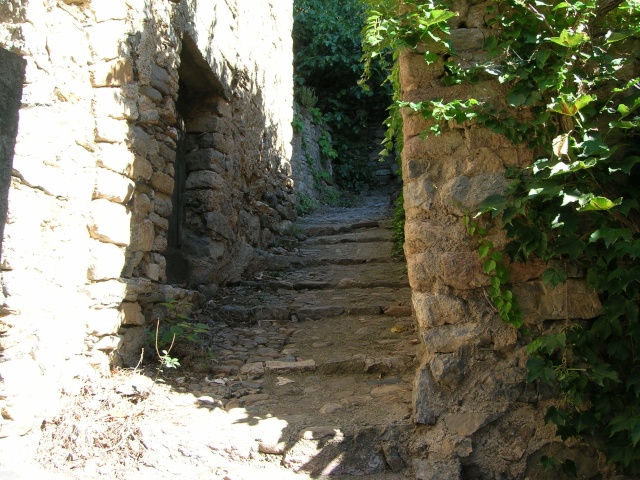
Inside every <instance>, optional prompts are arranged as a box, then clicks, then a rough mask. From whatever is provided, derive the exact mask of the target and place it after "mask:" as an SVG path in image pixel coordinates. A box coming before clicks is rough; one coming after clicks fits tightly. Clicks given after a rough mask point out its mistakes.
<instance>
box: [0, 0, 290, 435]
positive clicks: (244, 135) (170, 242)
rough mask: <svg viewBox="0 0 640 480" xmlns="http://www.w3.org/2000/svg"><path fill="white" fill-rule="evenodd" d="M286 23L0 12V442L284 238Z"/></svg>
mask: <svg viewBox="0 0 640 480" xmlns="http://www.w3.org/2000/svg"><path fill="white" fill-rule="evenodd" d="M291 26H292V5H291V2H281V1H276V0H254V1H251V2H240V1H236V0H198V1H196V0H169V1H164V0H162V1H161V0H62V1H60V0H34V1H30V2H22V1H18V0H8V1H3V2H2V3H0V46H2V47H4V48H5V49H6V50H8V51H9V52H12V54H14V56H16V55H17V56H18V57H21V58H22V59H23V60H22V61H23V62H26V73H25V78H24V85H22V79H18V80H17V81H18V82H19V84H20V85H21V86H22V87H23V90H22V104H21V108H20V111H19V121H18V125H17V127H18V128H17V134H15V133H14V134H13V137H14V138H13V139H11V138H9V140H10V141H11V140H15V155H14V156H13V165H12V170H11V171H12V175H11V179H10V181H11V187H10V191H9V196H8V209H7V221H6V226H5V232H4V233H5V234H4V243H3V246H2V295H3V298H2V300H3V301H2V304H3V307H2V310H3V311H2V313H3V316H2V318H1V320H0V332H2V335H1V337H0V356H1V358H0V362H1V363H0V410H1V414H2V416H1V418H0V437H8V436H12V435H21V434H24V433H25V432H28V431H29V430H30V429H31V428H32V427H33V425H35V424H37V423H38V421H39V419H40V418H42V415H44V414H45V411H46V410H47V409H52V410H55V408H56V405H55V404H56V400H55V399H56V398H58V397H59V393H60V391H66V392H68V393H73V392H74V391H77V389H78V388H79V386H80V385H81V383H80V380H81V379H84V378H87V377H91V376H92V375H95V374H101V373H104V372H108V370H109V368H110V366H113V365H117V364H123V363H124V364H125V365H132V364H133V365H135V363H136V362H137V361H138V359H139V357H140V351H141V346H142V339H143V337H142V332H143V330H144V328H145V324H146V323H147V322H148V321H149V320H150V316H151V312H152V311H153V305H154V303H155V302H159V301H164V299H165V298H181V297H185V296H186V297H187V298H193V296H194V295H195V296H197V295H206V294H207V293H208V292H210V291H211V290H212V289H215V288H216V286H217V285H219V284H221V283H224V282H227V281H233V280H237V279H239V278H240V275H241V273H242V272H243V270H244V268H245V267H246V266H247V265H249V264H250V262H251V261H252V258H253V256H254V254H255V252H256V251H257V250H258V249H262V248H266V247H267V246H268V245H269V244H270V243H271V242H272V241H273V239H274V238H275V237H276V236H278V235H279V234H280V233H282V232H283V231H286V230H288V229H289V228H290V225H291V222H292V221H293V220H295V208H294V204H295V202H294V193H293V189H292V186H293V185H292V180H291V169H290V166H289V159H290V157H291V137H292V128H291V120H292V115H293V83H292V46H291V34H290V32H291ZM4 56H5V54H4V53H3V57H2V58H3V65H2V72H3V80H4V75H5V73H7V69H8V67H6V66H5V63H4ZM8 73H10V72H8ZM3 88H4V87H3ZM3 95H4V93H3ZM3 109H4V106H3ZM10 114H11V112H9V115H10ZM4 115H7V114H6V113H5V112H4V111H3V116H4ZM2 135H3V145H5V139H4V136H5V132H4V127H3V132H2ZM11 136H12V135H9V137H11ZM3 157H4V149H3ZM3 161H4V158H3Z"/></svg>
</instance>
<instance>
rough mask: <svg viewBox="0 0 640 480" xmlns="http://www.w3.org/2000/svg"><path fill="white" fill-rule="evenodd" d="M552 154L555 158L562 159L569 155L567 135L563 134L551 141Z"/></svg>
mask: <svg viewBox="0 0 640 480" xmlns="http://www.w3.org/2000/svg"><path fill="white" fill-rule="evenodd" d="M552 145H553V153H554V154H555V156H556V157H558V158H559V157H562V156H563V155H568V154H569V134H568V133H564V134H562V135H558V136H557V137H556V138H554V139H553V142H552Z"/></svg>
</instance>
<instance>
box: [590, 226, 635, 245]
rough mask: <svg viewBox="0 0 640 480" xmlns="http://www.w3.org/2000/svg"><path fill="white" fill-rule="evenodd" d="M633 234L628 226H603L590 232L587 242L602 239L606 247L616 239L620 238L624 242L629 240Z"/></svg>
mask: <svg viewBox="0 0 640 480" xmlns="http://www.w3.org/2000/svg"><path fill="white" fill-rule="evenodd" d="M632 237H633V235H632V233H631V230H630V229H628V228H607V227H603V228H600V229H598V230H596V231H595V232H593V233H592V234H591V236H590V237H589V243H594V242H597V241H598V240H600V239H602V240H604V244H605V246H606V247H609V246H611V245H612V244H613V243H615V242H616V241H618V240H620V239H622V240H624V241H625V242H630V241H631V239H632Z"/></svg>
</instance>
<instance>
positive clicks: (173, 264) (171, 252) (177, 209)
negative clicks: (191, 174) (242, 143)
mask: <svg viewBox="0 0 640 480" xmlns="http://www.w3.org/2000/svg"><path fill="white" fill-rule="evenodd" d="M178 75H179V87H178V100H177V102H176V112H177V121H176V125H175V127H176V129H177V130H178V140H177V145H176V160H175V164H174V181H175V186H174V190H173V196H172V206H173V209H172V211H171V217H170V218H169V231H168V238H167V250H166V251H165V258H166V260H167V281H168V283H171V284H179V285H181V284H187V283H189V278H190V265H189V260H188V251H187V248H186V247H187V245H186V244H187V242H186V230H185V219H186V218H187V208H188V206H187V205H186V204H185V186H186V181H187V174H188V171H187V158H186V157H187V154H188V149H187V143H188V138H187V136H188V134H189V133H188V132H187V127H186V125H187V124H188V123H189V120H190V118H189V116H190V115H191V113H190V112H191V111H193V107H194V106H199V107H200V109H201V108H202V103H203V102H202V99H203V98H205V97H208V96H211V95H220V94H222V92H223V88H222V84H221V83H220V81H219V80H218V78H217V77H216V75H215V74H214V73H213V71H212V70H211V67H210V66H209V64H208V63H207V61H206V60H205V58H204V57H203V56H202V53H201V52H200V50H199V49H198V46H197V45H196V43H195V42H194V41H193V39H191V37H189V36H188V35H185V36H184V38H183V40H182V51H181V53H180V68H179V69H178ZM203 133H204V132H203Z"/></svg>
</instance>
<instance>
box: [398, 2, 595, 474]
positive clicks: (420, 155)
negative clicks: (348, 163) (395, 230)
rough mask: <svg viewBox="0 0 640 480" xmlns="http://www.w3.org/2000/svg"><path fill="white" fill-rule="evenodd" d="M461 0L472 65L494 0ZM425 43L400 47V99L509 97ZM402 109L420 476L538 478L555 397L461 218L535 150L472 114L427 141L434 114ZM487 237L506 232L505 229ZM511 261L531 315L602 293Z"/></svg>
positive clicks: (589, 311)
mask: <svg viewBox="0 0 640 480" xmlns="http://www.w3.org/2000/svg"><path fill="white" fill-rule="evenodd" d="M455 5H456V10H457V11H458V12H459V17H457V18H456V19H454V20H453V24H452V28H453V30H452V39H453V44H454V47H455V49H456V50H457V52H458V53H459V56H458V57H456V59H457V60H458V62H459V63H460V65H461V66H462V67H463V68H464V67H465V66H468V65H471V64H473V62H474V61H477V60H478V59H481V58H482V55H483V52H482V45H483V42H484V38H486V36H487V34H488V32H487V29H488V27H487V26H486V24H485V22H484V18H485V16H486V7H487V3H482V4H475V2H465V1H459V2H456V3H455ZM426 49H427V47H426V46H425V50H426ZM431 51H433V50H431ZM423 53H424V51H405V52H404V53H403V54H402V55H401V57H400V82H401V85H402V96H403V99H404V100H407V101H415V102H417V101H421V100H440V99H444V101H448V100H453V99H460V100H464V99H467V98H476V99H479V100H481V101H484V102H488V103H490V104H491V105H492V106H494V108H496V109H497V110H500V109H501V108H506V105H505V87H504V86H503V85H500V84H499V83H498V82H497V81H495V80H494V79H490V78H486V79H481V80H480V81H479V82H478V83H477V84H475V85H460V86H444V84H443V83H442V78H443V76H444V74H445V69H444V56H441V57H440V59H439V60H437V61H436V62H434V63H433V64H431V65H427V64H426V63H425V61H424V55H423ZM403 119H404V130H403V133H404V142H405V143H404V150H403V153H402V164H403V176H404V206H405V210H406V219H407V222H406V226H405V234H406V244H405V254H406V258H407V263H408V273H409V279H410V283H411V287H412V289H413V304H414V310H415V315H416V317H417V321H418V324H419V332H420V337H421V339H422V343H423V346H424V351H425V353H424V357H423V359H422V362H421V365H420V367H419V369H418V372H417V374H416V378H415V385H414V421H415V422H416V424H417V426H418V428H417V434H416V437H415V438H414V443H413V448H414V450H415V456H416V459H417V460H416V465H415V466H416V474H417V478H419V479H485V478H526V477H529V478H540V477H541V476H542V475H543V474H542V472H541V471H540V470H539V468H540V467H539V463H538V460H539V458H540V456H542V455H544V454H551V453H552V452H554V451H556V450H557V447H558V444H557V443H555V442H554V431H555V428H554V427H553V426H549V425H545V422H544V414H545V410H546V407H547V406H548V405H549V402H552V401H553V398H552V396H551V395H550V392H549V391H546V390H544V389H543V388H540V387H538V386H537V385H533V384H527V383H526V382H525V379H526V370H525V365H526V361H527V356H526V353H525V346H524V344H523V343H522V341H521V340H519V339H518V335H517V333H516V331H515V329H513V328H512V327H510V326H508V325H506V324H504V323H503V322H502V321H501V319H500V318H499V317H498V315H497V313H496V311H495V309H494V308H493V307H492V305H491V302H490V300H489V299H488V295H487V293H486V292H485V287H487V286H488V285H489V277H487V276H486V275H485V274H484V273H483V270H482V268H481V263H480V261H479V260H478V255H477V250H476V248H477V245H476V243H475V242H474V240H473V239H472V238H469V237H468V235H467V233H466V229H465V226H464V225H463V218H462V217H463V215H464V213H465V212H469V211H472V209H473V208H474V207H475V206H476V205H477V204H478V203H479V202H480V201H481V200H482V199H484V198H485V197H486V196H488V195H490V194H492V193H499V192H502V191H503V190H504V188H505V186H506V180H505V178H504V177H503V172H504V171H505V169H506V168H507V167H509V166H520V167H522V166H525V165H527V164H529V163H530V162H531V161H532V153H531V152H530V151H528V150H527V149H526V148H523V147H521V146H515V145H512V144H511V143H510V142H508V141H507V140H506V139H505V138H503V137H502V136H499V135H496V134H493V133H491V132H490V131H488V130H487V129H485V128H483V127H482V126H480V125H477V124H474V123H465V124H457V123H454V122H451V123H450V124H448V125H445V126H444V128H443V131H442V134H441V135H439V136H435V135H430V136H429V137H428V138H427V139H426V141H425V140H422V139H421V138H420V133H421V132H422V131H424V130H426V129H428V127H429V126H430V125H429V124H428V122H427V121H425V120H424V119H423V118H422V117H421V116H417V115H415V114H412V113H411V112H410V111H405V112H403ZM491 240H492V241H493V242H494V243H495V244H497V245H501V244H504V241H505V240H504V238H503V236H502V235H501V233H500V232H494V233H493V234H492V236H491ZM510 268H511V279H512V281H513V283H514V285H513V287H514V290H515V292H516V294H517V295H518V297H519V298H520V299H521V301H520V303H521V305H522V308H523V310H524V311H525V318H526V321H527V322H529V324H530V325H543V324H546V323H548V322H549V321H561V320H562V319H565V318H572V319H577V318H592V317H594V316H596V315H597V314H598V312H599V309H600V303H599V301H598V298H597V296H596V295H595V294H593V293H591V292H588V291H587V290H586V288H585V284H584V282H583V281H582V280H580V279H579V278H573V279H571V280H570V281H569V282H568V283H567V284H566V286H559V287H558V288H555V289H554V288H550V287H548V286H544V285H543V284H542V283H541V282H540V281H539V280H538V278H539V276H540V275H541V273H542V271H543V270H544V269H545V267H544V265H540V264H537V265H536V264H534V265H527V266H522V265H511V266H510ZM567 455H569V456H573V458H574V459H575V460H576V464H577V465H580V469H579V470H580V472H579V473H580V476H584V475H585V472H587V473H588V474H589V475H590V473H589V471H591V473H593V472H595V471H597V467H596V464H595V462H596V461H597V459H595V458H587V457H589V452H588V451H587V450H586V449H584V448H583V449H582V450H580V451H578V450H574V451H573V452H569V453H568V454H567ZM587 476H588V475H587ZM585 478H586V476H585Z"/></svg>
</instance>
